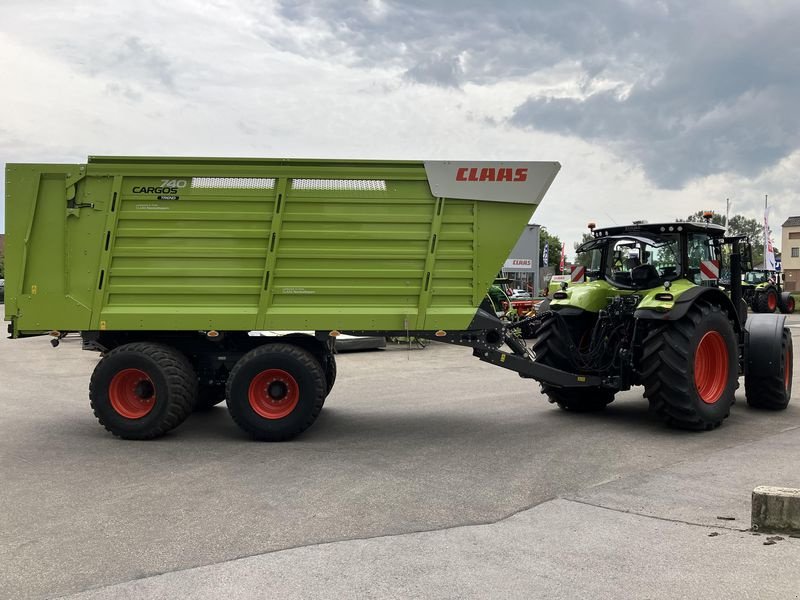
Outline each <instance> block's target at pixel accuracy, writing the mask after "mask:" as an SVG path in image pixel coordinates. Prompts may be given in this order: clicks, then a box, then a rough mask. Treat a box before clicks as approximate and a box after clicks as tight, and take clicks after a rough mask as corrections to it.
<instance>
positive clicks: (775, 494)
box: [752, 485, 800, 534]
mask: <svg viewBox="0 0 800 600" xmlns="http://www.w3.org/2000/svg"><path fill="white" fill-rule="evenodd" d="M752 528H753V531H761V532H767V533H798V534H800V490H798V489H793V488H783V487H772V486H769V485H760V486H758V487H757V488H756V489H754V490H753V512H752Z"/></svg>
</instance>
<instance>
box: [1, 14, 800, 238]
mask: <svg viewBox="0 0 800 600" xmlns="http://www.w3.org/2000/svg"><path fill="white" fill-rule="evenodd" d="M798 32H800V2H797V1H796V0H794V1H793V0H787V1H771V0H760V1H752V2H746V1H736V0H724V1H723V0H703V1H702V2H697V1H657V0H641V1H637V0H627V1H623V0H620V1H616V2H615V1H610V0H609V1H595V2H592V1H588V0H587V1H585V2H579V1H571V0H560V1H552V0H550V1H541V2H534V1H525V0H517V1H512V0H495V1H494V2H491V3H489V2H474V1H469V0H450V1H438V2H437V1H436V0H411V1H408V2H389V1H385V0H358V1H350V2H348V1H347V0H331V1H325V0H323V1H318V2H288V1H287V2H260V1H258V0H250V1H245V0H213V1H197V2H190V1H188V0H171V1H169V2H167V1H163V0H162V1H160V2H155V1H151V0H139V1H137V2H136V3H133V2H124V3H123V2H110V1H109V2H101V1H95V0H91V1H82V0H72V1H70V2H66V1H64V2H60V1H57V0H51V1H49V2H45V1H39V0H24V1H23V0H2V1H1V2H0V72H2V88H0V115H2V116H1V117H0V161H2V162H3V163H6V162H27V161H30V162H83V161H85V160H86V156H87V155H89V154H145V155H151V154H153V155H189V156H262V157H321V158H328V157H331V158H334V157H337V158H386V159H401V158H402V159H425V158H433V159H447V158H449V159H473V160H474V159H493V160H499V159H506V160H557V161H560V162H561V164H562V170H561V173H560V174H559V176H558V177H557V179H556V181H555V183H554V185H553V187H552V188H551V190H550V192H549V194H548V195H547V196H546V197H545V199H544V201H543V203H542V205H541V208H540V209H539V210H538V211H537V213H536V214H535V215H534V220H535V221H536V222H538V223H541V224H543V225H545V226H547V227H548V228H549V229H550V230H551V231H552V232H554V233H557V234H559V235H561V237H562V238H563V239H565V240H566V241H567V242H568V245H567V248H568V250H571V249H572V242H574V241H575V240H577V239H579V238H580V234H581V233H582V232H583V231H586V229H585V225H586V222H587V221H589V220H595V221H597V222H598V224H599V225H604V224H613V223H614V222H616V223H620V224H621V223H624V222H626V221H630V220H633V219H641V218H644V219H647V220H649V221H651V222H655V221H658V220H672V219H674V218H676V217H679V216H685V215H687V214H689V213H691V212H694V211H696V210H698V209H706V208H708V209H715V210H718V211H724V208H725V199H726V198H728V197H729V198H731V200H732V203H733V211H734V212H741V213H745V214H747V215H748V216H751V217H755V218H759V219H760V218H761V215H762V214H763V203H764V194H769V198H770V204H771V206H772V210H771V217H770V224H771V225H772V227H773V229H774V230H775V232H776V233H775V237H776V239H777V241H778V243H779V240H780V224H781V223H782V222H783V221H784V220H785V219H786V218H787V217H788V216H790V214H792V215H800V33H798ZM3 229H4V220H3V218H2V216H0V230H3Z"/></svg>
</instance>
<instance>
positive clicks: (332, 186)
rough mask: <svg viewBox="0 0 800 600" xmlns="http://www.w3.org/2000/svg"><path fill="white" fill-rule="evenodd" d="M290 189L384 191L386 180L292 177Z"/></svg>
mask: <svg viewBox="0 0 800 600" xmlns="http://www.w3.org/2000/svg"><path fill="white" fill-rule="evenodd" d="M292 189H293V190H330V191H342V192H385V191H386V182H385V181H384V180H382V179H292Z"/></svg>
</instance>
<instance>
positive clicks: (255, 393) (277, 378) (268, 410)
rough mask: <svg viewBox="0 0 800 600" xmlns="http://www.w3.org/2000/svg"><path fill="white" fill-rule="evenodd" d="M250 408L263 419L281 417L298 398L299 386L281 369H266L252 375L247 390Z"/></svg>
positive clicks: (293, 407) (295, 404)
mask: <svg viewBox="0 0 800 600" xmlns="http://www.w3.org/2000/svg"><path fill="white" fill-rule="evenodd" d="M247 395H248V399H249V400H250V408H252V409H253V410H254V411H255V413H256V414H257V415H259V416H261V417H264V418H265V419H282V418H283V417H285V416H287V415H288V414H290V413H291V412H292V411H293V410H294V409H295V407H296V406H297V402H298V401H299V400H300V387H299V386H298V385H297V381H296V380H295V378H294V377H292V376H291V374H289V373H287V372H286V371H284V370H283V369H267V370H266V371H261V373H259V374H258V375H256V376H255V377H253V380H252V381H251V382H250V389H249V390H248V394H247Z"/></svg>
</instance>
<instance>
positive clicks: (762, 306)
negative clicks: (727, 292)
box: [742, 270, 795, 314]
mask: <svg viewBox="0 0 800 600" xmlns="http://www.w3.org/2000/svg"><path fill="white" fill-rule="evenodd" d="M782 279H783V275H782V273H779V272H777V271H766V270H751V271H747V272H746V273H745V274H744V278H743V279H742V298H743V299H744V301H745V302H746V303H747V305H748V306H749V307H750V308H751V309H752V311H753V312H756V313H773V312H775V309H776V308H777V309H778V310H780V312H782V313H784V314H792V313H793V312H794V309H795V300H794V298H793V297H792V295H791V294H790V293H789V292H784V291H783V281H782Z"/></svg>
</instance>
